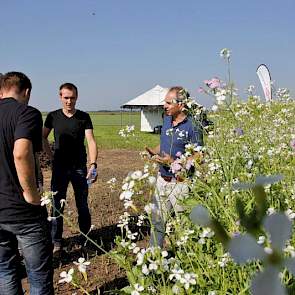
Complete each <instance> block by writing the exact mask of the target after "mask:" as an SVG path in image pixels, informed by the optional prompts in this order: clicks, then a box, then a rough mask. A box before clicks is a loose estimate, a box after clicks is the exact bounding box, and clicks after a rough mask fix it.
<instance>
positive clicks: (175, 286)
mask: <svg viewBox="0 0 295 295" xmlns="http://www.w3.org/2000/svg"><path fill="white" fill-rule="evenodd" d="M180 292H181V289H180V288H179V287H178V286H177V285H174V286H173V287H172V293H173V294H180Z"/></svg>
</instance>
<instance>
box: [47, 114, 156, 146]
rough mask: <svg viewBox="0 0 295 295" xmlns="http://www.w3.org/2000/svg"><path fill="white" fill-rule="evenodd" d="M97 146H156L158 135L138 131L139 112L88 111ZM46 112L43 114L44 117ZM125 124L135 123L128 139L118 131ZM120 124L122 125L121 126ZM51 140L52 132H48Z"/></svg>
mask: <svg viewBox="0 0 295 295" xmlns="http://www.w3.org/2000/svg"><path fill="white" fill-rule="evenodd" d="M89 114H90V116H91V119H92V123H93V127H94V136H95V138H96V142H97V146H98V148H100V149H133V150H142V149H144V147H145V146H151V147H152V146H156V145H157V144H158V143H159V135H157V134H152V133H147V132H140V131H139V130H140V113H139V112H123V113H122V114H121V113H120V112H89ZM45 117H46V114H43V119H45ZM126 125H135V136H134V137H131V138H129V139H126V138H123V137H121V136H120V135H119V134H118V132H119V130H120V129H121V128H124V127H125V126H126ZM121 126H122V127H121ZM49 140H50V141H53V134H52V133H51V134H50V137H49Z"/></svg>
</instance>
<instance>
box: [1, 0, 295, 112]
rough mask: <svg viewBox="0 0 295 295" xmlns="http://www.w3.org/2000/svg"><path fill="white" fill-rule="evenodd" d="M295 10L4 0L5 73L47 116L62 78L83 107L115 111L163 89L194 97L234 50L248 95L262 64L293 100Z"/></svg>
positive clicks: (248, 4) (293, 5) (289, 3)
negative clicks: (22, 79) (23, 83)
mask: <svg viewBox="0 0 295 295" xmlns="http://www.w3.org/2000/svg"><path fill="white" fill-rule="evenodd" d="M294 11H295V1H294V0H281V1H274V0H269V1H265V0H260V1H257V0H250V1H237V0H236V1H233V0H229V1H217V0H211V1H194V0H189V1H185V0H184V1H172V0H170V1H168V0H167V1H160V0H159V1H153V0H150V1H145V2H144V1H139V0H134V1H133V0H125V1H119V0H117V1H115V0H108V1H98V0H97V1H90V0H75V1H74V0H51V1H42V0H40V1H37V0H35V1H33V0H11V1H4V0H2V1H1V19H0V38H1V39H0V52H1V55H0V72H2V73H3V72H7V71H11V70H17V71H23V72H24V73H26V74H27V75H28V76H29V77H30V78H31V80H32V83H33V92H32V99H31V104H32V105H34V106H36V107H38V108H39V109H40V110H42V111H48V110H52V109H56V108H58V107H59V99H58V91H57V89H58V87H59V85H60V84H61V83H63V82H73V83H75V84H77V86H78V88H79V91H80V95H79V104H78V107H79V108H81V109H84V110H99V109H118V108H119V106H120V105H121V104H123V103H124V102H126V101H128V100H129V99H132V98H134V97H135V96H137V95H139V94H141V93H142V92H144V91H146V90H148V89H150V88H151V87H153V86H154V85H156V84H160V85H162V86H165V87H169V86H173V85H183V86H185V87H186V88H188V89H189V90H190V91H191V93H192V94H193V95H194V96H196V95H197V88H198V87H199V86H201V85H202V81H203V80H205V79H209V78H212V77H213V76H219V77H220V78H225V72H226V69H225V65H224V62H223V60H222V59H221V58H220V57H219V51H220V49H222V48H224V47H227V48H230V49H231V50H232V76H233V79H234V80H235V82H236V85H237V88H238V89H239V93H240V94H241V95H242V96H245V94H244V89H245V88H246V87H247V86H248V85H249V84H254V85H255V86H257V89H258V93H259V94H260V93H261V90H260V85H259V81H258V78H257V76H256V73H255V71H256V68H257V66H258V65H259V64H260V63H265V64H267V65H268V66H269V68H270V71H271V75H272V78H273V80H275V85H276V87H287V88H289V89H290V90H291V92H292V93H293V94H295V93H294V90H295V85H294V76H295V58H294V52H295V42H294V41H295V34H294V28H295V18H294ZM201 103H203V104H205V105H210V104H211V103H212V100H211V99H209V98H206V97H201Z"/></svg>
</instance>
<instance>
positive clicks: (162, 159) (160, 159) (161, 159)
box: [153, 153, 174, 166]
mask: <svg viewBox="0 0 295 295" xmlns="http://www.w3.org/2000/svg"><path fill="white" fill-rule="evenodd" d="M153 159H154V160H155V161H156V162H157V163H159V164H162V165H167V166H170V164H172V163H173V162H174V159H173V158H172V157H171V156H170V155H169V154H166V153H164V155H163V156H160V155H156V156H154V157H153Z"/></svg>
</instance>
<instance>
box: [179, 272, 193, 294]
mask: <svg viewBox="0 0 295 295" xmlns="http://www.w3.org/2000/svg"><path fill="white" fill-rule="evenodd" d="M179 281H180V283H182V284H183V285H184V288H185V289H186V290H188V289H189V287H190V285H195V284H196V283H197V282H196V275H195V274H194V273H185V274H184V275H183V277H182V278H181V279H180V280H179Z"/></svg>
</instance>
